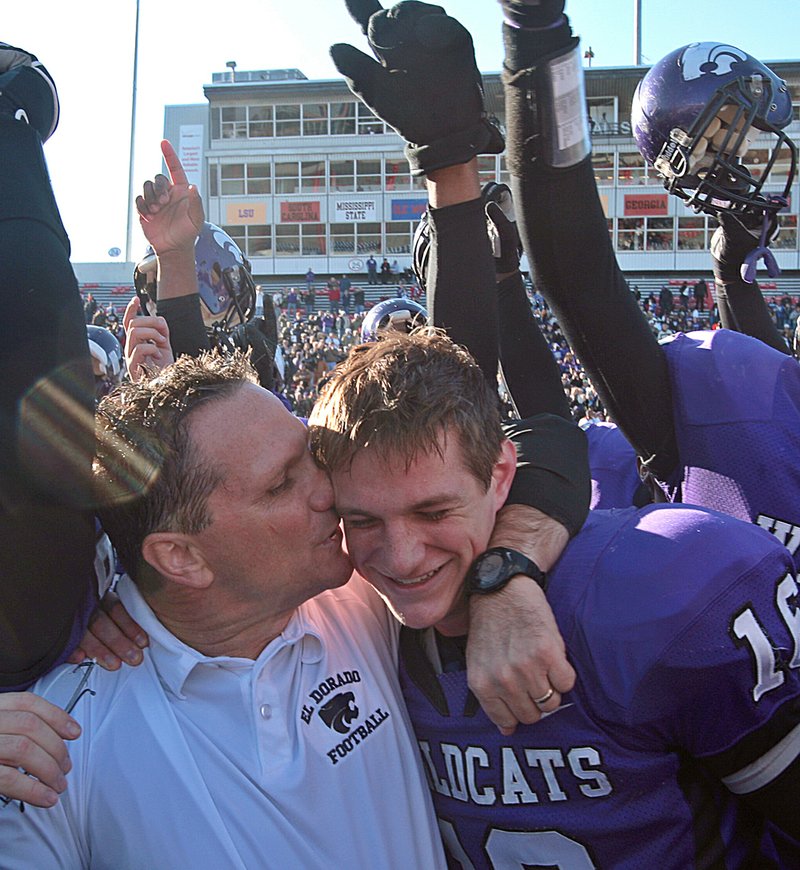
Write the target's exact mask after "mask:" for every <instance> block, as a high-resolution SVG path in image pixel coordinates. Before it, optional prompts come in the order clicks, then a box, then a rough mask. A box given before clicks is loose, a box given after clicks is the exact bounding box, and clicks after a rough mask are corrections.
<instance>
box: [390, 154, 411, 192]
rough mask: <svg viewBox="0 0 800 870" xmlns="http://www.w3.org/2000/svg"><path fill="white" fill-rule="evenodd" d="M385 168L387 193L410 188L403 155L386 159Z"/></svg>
mask: <svg viewBox="0 0 800 870" xmlns="http://www.w3.org/2000/svg"><path fill="white" fill-rule="evenodd" d="M385 168H386V190H387V192H394V191H396V190H409V189H410V188H411V173H410V171H409V169H408V161H407V160H406V158H405V157H404V156H403V155H400V156H398V157H387V158H386V161H385Z"/></svg>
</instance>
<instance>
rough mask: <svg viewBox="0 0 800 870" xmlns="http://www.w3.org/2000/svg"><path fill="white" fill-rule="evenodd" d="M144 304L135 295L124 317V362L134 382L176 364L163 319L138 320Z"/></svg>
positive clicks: (147, 318)
mask: <svg viewBox="0 0 800 870" xmlns="http://www.w3.org/2000/svg"><path fill="white" fill-rule="evenodd" d="M140 307H141V304H140V302H139V297H138V296H134V297H133V299H131V301H130V302H129V303H128V306H127V308H126V309H125V314H123V316H122V325H123V327H124V328H125V362H126V364H127V366H128V374H129V375H130V377H131V380H132V381H140V380H142V379H143V378H145V377H149V376H151V375H154V374H156V372H160V371H161V369H163V368H166V367H167V366H168V365H171V364H172V363H174V362H175V356H174V355H173V353H172V347H171V346H170V343H169V327H168V326H167V321H166V320H164V318H163V317H151V316H147V317H139V316H137V315H138V314H139V309H140Z"/></svg>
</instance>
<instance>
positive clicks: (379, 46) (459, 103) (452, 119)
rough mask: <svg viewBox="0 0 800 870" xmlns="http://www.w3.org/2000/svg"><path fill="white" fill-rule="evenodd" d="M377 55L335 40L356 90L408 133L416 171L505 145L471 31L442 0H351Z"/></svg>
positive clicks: (335, 54) (336, 57) (337, 58)
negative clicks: (492, 117) (488, 110)
mask: <svg viewBox="0 0 800 870" xmlns="http://www.w3.org/2000/svg"><path fill="white" fill-rule="evenodd" d="M346 2H347V8H348V11H349V12H350V14H351V16H352V17H353V18H354V19H355V20H356V22H357V23H358V24H360V25H361V29H362V31H363V32H364V33H365V34H366V36H367V38H368V40H369V46H370V48H371V49H372V51H373V53H374V54H375V56H376V57H377V58H378V61H379V62H376V61H374V60H372V58H370V57H368V56H367V55H366V54H364V53H363V52H361V51H358V49H356V48H354V47H353V46H352V45H346V44H343V43H339V44H337V45H334V46H332V47H331V57H332V58H333V62H334V64H335V65H336V68H337V69H338V70H339V72H340V73H341V74H342V75H343V76H344V77H345V79H346V80H347V84H348V86H349V88H350V90H351V91H352V92H353V93H354V94H355V95H356V96H357V97H358V98H359V99H360V100H361V101H362V102H364V103H365V104H366V105H367V106H369V108H370V109H371V110H372V111H373V112H375V114H376V115H378V117H380V118H381V119H382V120H384V121H385V122H386V123H387V124H389V125H390V126H392V127H393V128H394V129H395V130H397V132H398V133H399V134H400V135H401V136H402V137H403V138H404V139H405V140H406V142H407V143H408V144H407V145H406V157H407V158H408V161H409V163H410V164H411V169H412V174H414V175H424V174H426V173H427V172H430V171H432V170H435V169H442V168H444V167H446V166H453V165H455V164H459V163H466V162H467V161H468V160H470V159H472V158H473V157H475V156H476V155H477V154H499V153H500V152H501V151H502V150H503V137H502V135H501V134H500V131H499V130H498V129H497V128H496V127H495V126H494V125H493V124H491V123H490V122H489V120H488V119H487V118H486V114H485V112H484V106H483V90H482V86H481V77H480V72H479V71H478V67H477V65H476V63H475V52H474V49H473V45H472V37H471V36H470V34H469V32H468V31H467V30H466V28H464V27H463V25H461V24H460V23H459V22H458V21H456V19H455V18H451V17H450V16H449V15H447V14H446V13H445V11H444V10H443V9H442V8H441V7H440V6H433V5H431V4H429V3H420V2H416V0H407V2H403V3H398V4H396V5H395V6H393V7H392V8H391V9H389V10H386V9H384V8H383V7H382V6H381V4H380V3H379V2H377V0H346Z"/></svg>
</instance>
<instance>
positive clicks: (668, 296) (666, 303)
mask: <svg viewBox="0 0 800 870" xmlns="http://www.w3.org/2000/svg"><path fill="white" fill-rule="evenodd" d="M658 304H659V307H660V308H661V314H662V315H663V316H665V317H669V315H670V314H671V313H672V290H670V289H669V286H668V285H667V284H665V285H664V286H663V287H662V288H661V292H660V293H659V294H658Z"/></svg>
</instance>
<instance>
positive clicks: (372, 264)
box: [367, 254, 378, 285]
mask: <svg viewBox="0 0 800 870" xmlns="http://www.w3.org/2000/svg"><path fill="white" fill-rule="evenodd" d="M367 283H368V284H370V285H373V284H377V283H378V263H377V261H376V260H375V257H373V256H372V254H370V255H369V257H367Z"/></svg>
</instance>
